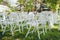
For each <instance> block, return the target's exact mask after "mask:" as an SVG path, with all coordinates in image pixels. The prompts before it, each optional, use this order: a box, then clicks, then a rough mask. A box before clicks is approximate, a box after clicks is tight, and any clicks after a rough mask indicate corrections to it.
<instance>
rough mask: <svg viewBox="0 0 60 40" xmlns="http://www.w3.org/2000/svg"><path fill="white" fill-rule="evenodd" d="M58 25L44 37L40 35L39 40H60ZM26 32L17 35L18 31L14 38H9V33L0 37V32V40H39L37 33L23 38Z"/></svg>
mask: <svg viewBox="0 0 60 40" xmlns="http://www.w3.org/2000/svg"><path fill="white" fill-rule="evenodd" d="M57 26H58V25H55V28H53V29H51V30H50V31H48V32H47V33H46V34H45V35H43V34H41V35H40V36H41V40H60V31H58V29H57V28H58V27H57ZM26 32H27V30H26V29H25V30H24V32H22V33H19V32H18V31H17V32H15V35H14V36H11V33H10V32H9V31H8V32H6V33H5V34H4V35H1V33H2V31H1V30H0V40H39V39H38V36H37V32H34V33H33V34H32V33H30V34H29V35H28V37H27V38H25V34H26Z"/></svg>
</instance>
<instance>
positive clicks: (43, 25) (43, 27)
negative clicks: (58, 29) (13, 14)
mask: <svg viewBox="0 0 60 40" xmlns="http://www.w3.org/2000/svg"><path fill="white" fill-rule="evenodd" d="M41 26H42V29H43V34H44V35H45V24H41Z"/></svg>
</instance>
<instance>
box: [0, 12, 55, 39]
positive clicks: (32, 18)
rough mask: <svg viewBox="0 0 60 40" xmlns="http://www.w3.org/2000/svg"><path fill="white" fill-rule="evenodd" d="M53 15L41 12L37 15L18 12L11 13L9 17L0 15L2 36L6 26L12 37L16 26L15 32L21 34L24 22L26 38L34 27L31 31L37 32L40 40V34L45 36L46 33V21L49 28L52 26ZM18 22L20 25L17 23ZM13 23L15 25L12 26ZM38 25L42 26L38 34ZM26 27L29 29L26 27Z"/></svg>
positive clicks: (3, 14)
mask: <svg viewBox="0 0 60 40" xmlns="http://www.w3.org/2000/svg"><path fill="white" fill-rule="evenodd" d="M53 15H54V14H53V13H52V12H50V11H49V12H47V11H45V12H41V13H37V14H34V13H33V12H29V14H28V13H27V12H21V13H18V12H11V13H10V14H9V15H7V14H6V13H1V14H0V24H1V27H2V30H3V34H4V33H5V32H6V28H7V25H10V26H9V27H10V31H11V33H12V35H14V31H16V30H15V29H16V25H17V27H18V29H17V31H19V32H21V30H22V32H23V31H24V26H23V21H24V22H25V25H27V26H26V28H27V29H28V32H27V33H26V36H25V37H27V36H28V35H29V33H31V32H30V30H31V28H32V27H34V29H33V31H32V32H34V31H37V33H38V37H39V39H40V34H41V33H43V34H44V35H45V33H46V32H47V29H46V23H47V21H48V22H49V25H50V27H51V25H53V24H54V22H53V21H54V19H55V18H54V19H53V17H54V16H53ZM19 22H20V23H19ZM14 23H15V24H16V25H15V26H14ZM2 24H4V25H5V26H3V25H2ZM39 24H41V26H42V29H43V31H42V32H40V31H39V26H38V25H39ZM28 25H29V26H30V27H28Z"/></svg>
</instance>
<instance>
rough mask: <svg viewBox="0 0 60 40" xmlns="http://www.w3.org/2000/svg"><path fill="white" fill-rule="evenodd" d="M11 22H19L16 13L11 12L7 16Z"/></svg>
mask: <svg viewBox="0 0 60 40" xmlns="http://www.w3.org/2000/svg"><path fill="white" fill-rule="evenodd" d="M9 18H10V20H11V21H14V22H17V21H18V20H19V16H18V14H17V13H16V12H11V13H10V15H9Z"/></svg>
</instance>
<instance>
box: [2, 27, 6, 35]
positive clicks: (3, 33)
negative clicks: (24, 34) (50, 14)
mask: <svg viewBox="0 0 60 40" xmlns="http://www.w3.org/2000/svg"><path fill="white" fill-rule="evenodd" d="M5 31H6V26H5V27H4V29H3V33H2V35H4V33H5Z"/></svg>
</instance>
